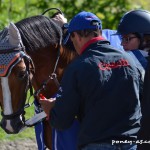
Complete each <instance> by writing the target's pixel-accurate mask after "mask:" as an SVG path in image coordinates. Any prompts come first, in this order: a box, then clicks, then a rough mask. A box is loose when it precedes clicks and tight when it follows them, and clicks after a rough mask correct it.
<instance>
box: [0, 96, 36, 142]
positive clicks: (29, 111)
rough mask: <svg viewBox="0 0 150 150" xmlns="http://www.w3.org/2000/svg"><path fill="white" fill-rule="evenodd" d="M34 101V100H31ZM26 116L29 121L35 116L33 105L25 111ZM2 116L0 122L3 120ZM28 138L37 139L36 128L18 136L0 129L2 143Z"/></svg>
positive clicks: (30, 128) (28, 129)
mask: <svg viewBox="0 0 150 150" xmlns="http://www.w3.org/2000/svg"><path fill="white" fill-rule="evenodd" d="M31 101H33V99H31ZM25 111H26V115H25V118H26V119H29V118H31V117H32V116H33V115H34V106H33V105H32V106H31V107H29V108H26V109H25ZM1 118H2V117H1V115H0V120H1ZM26 138H35V132H34V127H29V128H27V129H25V130H23V131H22V132H20V133H18V134H7V133H5V132H4V131H3V129H2V128H0V141H13V140H17V139H26Z"/></svg>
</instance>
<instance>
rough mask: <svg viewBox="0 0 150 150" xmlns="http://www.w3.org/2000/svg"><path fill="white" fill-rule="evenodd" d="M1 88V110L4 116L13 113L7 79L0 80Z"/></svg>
mask: <svg viewBox="0 0 150 150" xmlns="http://www.w3.org/2000/svg"><path fill="white" fill-rule="evenodd" d="M1 86H2V93H3V107H4V108H3V109H4V114H5V115H10V114H12V113H13V109H12V103H11V92H10V89H9V83H8V77H3V78H1Z"/></svg>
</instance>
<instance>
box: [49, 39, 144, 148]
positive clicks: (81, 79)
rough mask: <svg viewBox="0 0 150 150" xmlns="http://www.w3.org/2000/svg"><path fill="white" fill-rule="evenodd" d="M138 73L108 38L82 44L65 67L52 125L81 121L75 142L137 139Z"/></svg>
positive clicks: (132, 63)
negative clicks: (84, 46) (111, 44)
mask: <svg viewBox="0 0 150 150" xmlns="http://www.w3.org/2000/svg"><path fill="white" fill-rule="evenodd" d="M141 83H142V81H141V74H140V71H139V70H138V68H137V67H136V65H135V63H134V61H133V60H132V58H131V57H130V56H129V55H128V54H127V53H126V52H124V51H120V50H116V49H115V48H113V47H112V46H110V45H109V42H108V41H96V42H93V43H91V44H90V45H89V46H88V47H86V48H85V50H84V52H83V53H82V55H80V56H79V57H78V58H77V59H76V60H75V61H74V62H73V63H71V64H70V65H69V66H68V68H67V69H66V71H65V74H64V76H63V79H62V82H61V87H60V89H59V91H58V93H57V100H56V103H55V106H54V108H53V109H52V110H51V114H50V122H51V125H52V126H53V127H54V128H57V129H59V130H64V129H67V128H69V127H70V126H71V125H72V123H73V121H74V118H75V116H77V117H78V119H79V121H80V122H81V128H80V132H79V142H78V146H79V147H82V146H84V145H86V144H89V143H95V142H98V143H100V142H103V141H108V140H114V139H129V138H132V139H136V137H137V132H138V131H139V128H140V119H141V107H140V100H139V90H140V86H141Z"/></svg>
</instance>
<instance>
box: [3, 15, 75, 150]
mask: <svg viewBox="0 0 150 150" xmlns="http://www.w3.org/2000/svg"><path fill="white" fill-rule="evenodd" d="M15 26H16V27H17V30H18V31H19V33H20V36H21V39H22V43H23V45H24V47H25V48H24V49H25V53H27V54H28V55H29V56H30V57H31V60H32V61H33V64H34V70H35V72H34V76H33V79H32V85H33V88H34V90H35V94H34V95H36V96H38V95H39V94H43V95H44V96H45V97H47V98H50V97H52V96H54V95H55V93H56V91H57V90H58V82H59V81H60V80H61V78H62V75H63V73H64V70H65V68H66V66H67V65H68V64H69V63H70V62H71V61H72V60H73V59H74V58H75V57H76V56H77V53H76V52H75V51H73V50H72V49H73V47H72V46H70V44H69V45H63V44H62V37H63V33H62V28H61V27H60V26H59V25H58V24H57V23H56V22H55V21H54V20H53V19H50V18H48V17H46V16H44V15H37V16H32V17H29V18H25V19H23V20H21V21H18V22H17V23H15ZM15 67H16V66H15ZM12 71H13V70H12ZM10 77H11V76H10ZM10 77H9V78H10ZM17 83H18V82H17ZM17 83H15V84H13V83H10V84H12V85H11V86H12V87H13V85H14V86H15V85H16V84H17ZM20 89H22V87H21V88H20ZM23 91H24V92H23ZM26 91H27V90H26ZM16 92H17V91H14V94H15V93H16ZM17 93H19V92H17ZM24 93H25V89H22V93H20V95H24ZM24 97H25V96H24ZM2 99H3V98H2V94H1V100H2ZM11 103H12V104H13V105H16V104H17V103H20V101H19V100H18V99H17V100H16V102H15V103H14V101H12V102H11ZM37 103H38V102H37ZM21 104H22V107H20V106H19V105H16V106H15V107H16V109H19V110H20V109H21V110H24V109H23V106H24V104H25V101H24V102H21ZM2 109H3V108H2ZM14 115H15V114H14V113H12V112H11V116H14ZM17 115H18V112H17ZM22 117H23V118H24V113H22ZM9 119H11V117H10V118H9ZM24 120H25V118H24V119H23V121H22V120H20V121H22V122H24ZM11 122H13V123H14V120H11ZM22 122H21V125H22V124H23V123H22ZM43 124H44V135H45V137H44V140H45V144H46V147H47V148H49V149H51V147H52V136H51V134H52V133H51V131H52V130H51V127H50V125H49V123H48V121H46V120H44V121H43ZM15 127H16V128H17V129H15V132H12V131H11V130H10V129H7V128H6V127H5V123H4V121H2V128H3V129H4V130H5V131H7V133H11V134H14V133H18V132H19V131H20V129H21V128H22V127H18V126H15ZM8 130H9V131H8Z"/></svg>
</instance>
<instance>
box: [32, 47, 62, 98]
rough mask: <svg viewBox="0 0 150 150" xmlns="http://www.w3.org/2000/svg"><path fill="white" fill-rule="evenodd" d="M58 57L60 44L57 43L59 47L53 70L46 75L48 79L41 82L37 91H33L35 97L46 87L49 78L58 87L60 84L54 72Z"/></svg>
mask: <svg viewBox="0 0 150 150" xmlns="http://www.w3.org/2000/svg"><path fill="white" fill-rule="evenodd" d="M59 58H60V45H59V47H58V54H57V59H56V63H55V66H54V70H53V72H52V73H51V75H49V76H48V79H47V80H46V81H44V82H43V83H42V84H41V86H40V88H39V89H38V90H37V91H35V93H34V97H35V98H36V97H38V95H39V93H40V92H41V91H42V90H43V89H45V88H46V85H47V84H48V82H49V81H50V80H54V82H55V84H56V86H57V87H59V85H60V84H59V82H58V79H57V74H56V69H57V66H58V62H59Z"/></svg>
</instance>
